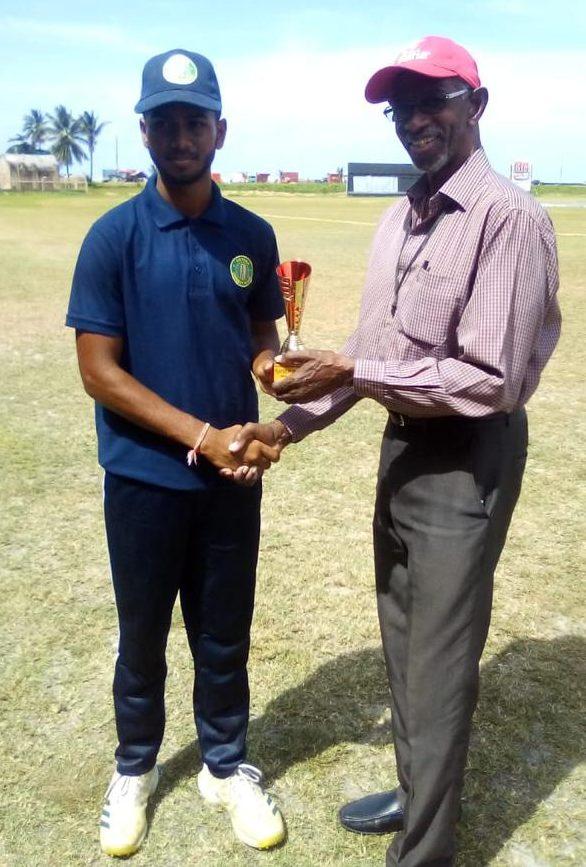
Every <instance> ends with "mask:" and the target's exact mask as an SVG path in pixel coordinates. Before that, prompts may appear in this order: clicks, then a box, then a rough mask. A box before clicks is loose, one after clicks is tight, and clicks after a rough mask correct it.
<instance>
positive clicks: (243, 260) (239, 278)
mask: <svg viewBox="0 0 586 867" xmlns="http://www.w3.org/2000/svg"><path fill="white" fill-rule="evenodd" d="M230 275H231V277H232V280H234V282H235V283H236V285H237V286H240V287H241V288H242V289H246V287H247V286H250V284H251V283H252V278H253V276H254V268H253V266H252V262H251V261H250V259H249V258H248V256H234V258H233V259H232V261H231V262H230Z"/></svg>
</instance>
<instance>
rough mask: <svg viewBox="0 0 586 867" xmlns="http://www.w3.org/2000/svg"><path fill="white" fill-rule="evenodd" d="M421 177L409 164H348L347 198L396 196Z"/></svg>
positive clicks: (404, 191) (417, 170)
mask: <svg viewBox="0 0 586 867" xmlns="http://www.w3.org/2000/svg"><path fill="white" fill-rule="evenodd" d="M420 175H421V172H420V171H419V169H416V168H415V166H413V165H411V163H348V189H347V192H348V195H349V196H396V195H401V194H402V193H406V192H407V190H408V189H409V187H410V186H411V185H412V184H414V183H415V181H416V180H417V178H418V177H419V176H420Z"/></svg>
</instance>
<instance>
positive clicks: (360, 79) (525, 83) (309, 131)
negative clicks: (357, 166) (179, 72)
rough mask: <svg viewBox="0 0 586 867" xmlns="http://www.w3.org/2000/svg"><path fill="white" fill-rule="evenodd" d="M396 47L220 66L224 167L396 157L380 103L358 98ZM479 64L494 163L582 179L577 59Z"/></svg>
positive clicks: (536, 56) (585, 88) (512, 57)
mask: <svg viewBox="0 0 586 867" xmlns="http://www.w3.org/2000/svg"><path fill="white" fill-rule="evenodd" d="M397 47H398V46H386V47H385V48H384V49H382V48H380V47H374V48H368V49H367V48H364V49H356V50H352V51H341V52H323V51H306V50H305V51H304V50H293V49H288V50H287V51H286V52H282V53H279V54H278V55H277V54H275V55H271V56H263V57H258V58H254V59H248V60H238V61H233V60H230V59H226V60H224V61H222V62H221V63H220V62H219V63H218V64H217V69H218V76H219V78H220V83H221V86H222V91H223V96H224V106H225V113H226V116H227V118H228V121H229V124H230V134H229V138H228V141H227V144H226V148H225V150H224V152H223V153H222V154H219V155H218V164H219V165H221V166H222V168H225V169H226V170H235V169H249V170H250V169H257V170H261V169H265V168H266V169H267V170H268V169H274V168H287V169H291V170H293V169H300V170H302V171H305V173H307V174H308V175H309V176H316V177H317V176H319V175H320V174H325V172H326V171H328V170H329V169H331V168H333V167H335V166H337V165H339V164H340V163H342V162H344V163H346V162H348V161H352V160H356V161H359V160H372V161H377V160H384V161H389V162H391V161H403V160H404V159H405V154H404V152H403V150H402V148H401V146H400V145H399V143H398V142H397V140H396V138H395V135H394V132H393V129H392V127H391V126H390V125H389V124H388V123H386V122H385V121H384V119H383V118H382V116H381V107H380V106H372V105H369V104H368V103H366V102H365V100H364V86H365V84H366V82H367V80H368V78H369V76H370V75H371V74H372V73H373V72H374V71H375V70H376V69H378V68H380V66H384V65H386V64H388V63H389V62H390V61H391V59H392V58H393V57H394V54H395V49H396V48H397ZM477 60H478V65H479V69H480V73H481V77H482V81H483V83H485V84H486V86H487V87H488V89H489V91H490V102H489V106H488V109H487V112H486V115H485V117H484V119H483V122H482V125H481V129H482V134H483V140H484V141H485V143H486V145H487V150H488V152H489V156H490V157H491V159H492V161H493V163H494V164H495V167H496V168H497V169H498V170H499V171H502V172H506V171H507V170H508V166H509V163H510V162H511V160H513V159H520V158H527V159H529V160H531V161H532V162H533V163H534V165H535V171H536V172H537V173H538V176H539V177H541V178H543V179H549V178H551V179H552V180H557V179H559V168H560V164H561V163H563V164H564V166H565V169H564V172H565V173H566V176H565V177H564V180H572V179H573V180H578V181H580V180H586V165H585V163H584V158H583V149H582V144H581V143H582V142H583V140H584V134H585V133H586V111H585V109H586V101H585V100H584V94H586V66H585V64H584V57H583V55H582V54H581V53H580V52H578V51H575V52H563V53H562V52H555V51H550V52H527V51H525V52H514V51H507V52H504V51H499V52H491V51H484V52H481V53H479V54H478V57H477ZM580 100H581V101H582V107H580V106H579V105H578V103H579V101H580ZM568 173H569V174H568ZM569 175H573V177H569Z"/></svg>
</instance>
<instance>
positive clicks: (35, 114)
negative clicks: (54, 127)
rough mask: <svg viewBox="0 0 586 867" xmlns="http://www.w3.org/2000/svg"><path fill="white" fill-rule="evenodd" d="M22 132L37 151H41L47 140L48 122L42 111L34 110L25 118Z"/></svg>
mask: <svg viewBox="0 0 586 867" xmlns="http://www.w3.org/2000/svg"><path fill="white" fill-rule="evenodd" d="M22 131H23V133H24V135H25V136H26V138H27V139H28V141H29V142H30V143H31V145H32V146H33V148H34V149H35V150H39V149H40V147H41V145H42V144H43V142H44V141H45V139H46V138H47V133H48V129H47V120H46V118H45V115H44V114H43V112H42V111H40V109H38V108H32V109H31V110H30V111H29V113H28V114H25V116H24V122H23V125H22Z"/></svg>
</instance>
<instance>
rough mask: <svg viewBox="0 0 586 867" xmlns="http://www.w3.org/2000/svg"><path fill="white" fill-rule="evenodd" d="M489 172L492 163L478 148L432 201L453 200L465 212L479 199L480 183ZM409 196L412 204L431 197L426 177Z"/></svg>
mask: <svg viewBox="0 0 586 867" xmlns="http://www.w3.org/2000/svg"><path fill="white" fill-rule="evenodd" d="M489 170H490V163H489V162H488V159H487V156H486V154H485V153H484V150H483V149H482V148H478V149H477V150H475V151H474V152H473V153H472V154H471V156H469V157H468V159H467V160H466V162H465V163H464V164H463V165H461V166H460V168H459V169H458V171H456V172H454V174H453V175H452V176H451V177H449V178H448V180H447V181H446V182H445V183H444V184H443V185H442V186H441V187H440V188H439V190H438V191H437V193H436V194H435V195H434V196H432V197H431V199H432V200H433V199H435V197H436V196H442V197H445V198H448V199H451V200H452V201H453V202H455V203H456V205H458V206H459V207H460V208H462V210H463V211H465V210H467V208H469V207H470V205H472V204H473V203H474V202H475V201H476V199H477V198H478V194H479V183H480V181H481V180H482V178H483V177H484V176H485V175H486V173H487V172H488V171H489ZM407 196H408V197H409V201H410V202H411V204H413V202H414V201H415V200H417V199H423V198H426V197H428V196H429V192H428V189H427V178H426V176H425V175H422V176H421V177H420V178H418V179H417V180H416V181H415V183H414V184H413V185H412V186H411V187H410V188H409V189H408V190H407Z"/></svg>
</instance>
